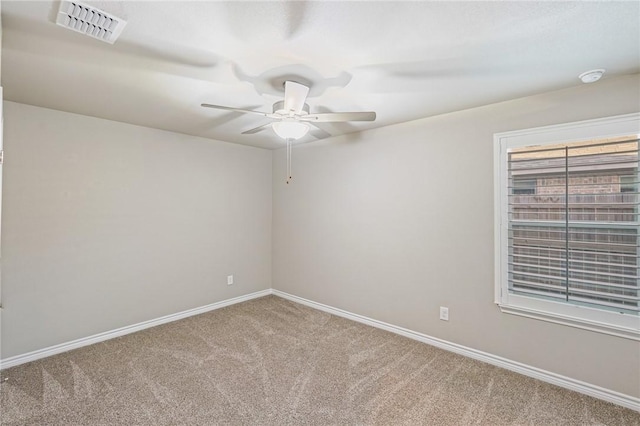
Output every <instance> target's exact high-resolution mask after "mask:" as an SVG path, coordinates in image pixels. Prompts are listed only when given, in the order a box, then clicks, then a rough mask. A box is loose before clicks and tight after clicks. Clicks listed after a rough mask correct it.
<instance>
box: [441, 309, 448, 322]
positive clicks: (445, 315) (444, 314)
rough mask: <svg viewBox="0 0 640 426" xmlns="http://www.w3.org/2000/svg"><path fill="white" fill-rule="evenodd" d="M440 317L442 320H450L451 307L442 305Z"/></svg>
mask: <svg viewBox="0 0 640 426" xmlns="http://www.w3.org/2000/svg"><path fill="white" fill-rule="evenodd" d="M440 319H441V320H442V321H449V308H445V307H444V306H440Z"/></svg>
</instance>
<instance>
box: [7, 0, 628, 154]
mask: <svg viewBox="0 0 640 426" xmlns="http://www.w3.org/2000/svg"><path fill="white" fill-rule="evenodd" d="M85 3H87V4H89V5H92V6H95V7H98V8H100V9H103V10H105V11H106V12H109V13H111V14H113V15H115V16H118V17H121V18H124V19H125V20H127V21H128V23H127V26H126V27H125V29H124V31H123V33H122V35H121V37H120V39H119V40H118V41H117V42H116V43H115V44H114V45H109V44H107V43H104V42H100V41H97V40H94V39H91V38H89V37H86V36H83V35H80V34H77V33H74V32H71V31H69V30H65V29H64V28H61V27H59V26H56V25H55V24H54V22H55V14H56V13H57V11H58V7H59V2H57V1H56V2H54V1H47V2H33V1H26V2H11V1H4V0H3V1H2V24H3V46H2V85H3V87H4V93H5V98H6V99H8V100H12V101H16V102H22V103H27V104H32V105H37V106H42V107H47V108H54V109H59V110H63V111H69V112H74V113H79V114H85V115H91V116H96V117H102V118H106V119H110V120H116V121H122V122H127V123H133V124H138V125H143V126H149V127H155V128H160V129H166V130H171V131H176V132H181V133H186V134H191V135H198V136H203V137H208V138H212V139H218V140H223V141H228V142H234V143H240V144H246V145H253V146H259V147H265V148H276V147H280V146H282V145H283V142H282V141H281V140H279V139H278V137H277V136H276V135H275V134H274V133H273V132H272V131H271V130H267V131H263V132H260V133H257V134H253V135H240V133H241V132H242V131H245V130H248V129H251V128H253V127H256V126H259V125H261V124H264V123H266V122H268V121H269V120H268V119H265V118H264V117H260V116H254V115H242V114H239V113H235V112H228V111H220V110H213V109H205V108H201V107H200V104H201V103H203V102H205V103H213V104H222V105H228V106H233V107H239V108H247V109H259V110H262V111H267V112H270V111H271V105H272V104H273V103H274V102H276V101H278V100H280V99H281V98H282V93H281V89H280V87H279V85H278V83H279V82H280V81H282V80H283V79H284V78H285V77H287V76H296V77H297V79H298V80H302V81H306V82H309V83H310V84H311V92H310V97H309V98H308V101H307V103H308V104H309V105H310V107H311V112H332V111H361V110H366V111H376V112H377V114H378V118H377V120H376V121H375V122H367V123H339V124H328V123H326V124H322V129H323V130H325V131H327V132H328V133H330V134H331V135H338V134H345V133H352V132H357V131H360V130H363V129H370V128H374V127H380V126H385V125H389V124H392V123H398V122H404V121H409V120H414V119H417V118H422V117H428V116H432V115H437V114H442V113H446V112H451V111H455V110H460V109H465V108H469V107H474V106H479V105H485V104H489V103H493V102H497V101H502V100H507V99H513V98H517V97H521V96H525V95H530V94H535V93H540V92H545V91H549V90H554V89H559V88H564V87H570V86H575V85H578V84H581V83H580V82H579V80H578V79H577V75H578V74H580V73H581V72H583V71H586V70H589V69H593V68H606V69H607V74H606V75H605V78H611V77H612V76H615V75H622V74H630V73H636V72H639V71H640V19H639V16H640V3H639V2H636V1H634V2H406V3H405V2H328V1H327V2H302V1H296V2H251V3H248V2H242V1H234V2H203V1H200V2H165V1H162V2H153V1H144V2H131V1H126V2H115V1H106V2H95V1H88V2H85ZM596 84H597V83H596ZM313 140H315V139H314V137H313V136H312V135H308V136H306V137H305V138H304V139H302V140H301V142H311V141H313Z"/></svg>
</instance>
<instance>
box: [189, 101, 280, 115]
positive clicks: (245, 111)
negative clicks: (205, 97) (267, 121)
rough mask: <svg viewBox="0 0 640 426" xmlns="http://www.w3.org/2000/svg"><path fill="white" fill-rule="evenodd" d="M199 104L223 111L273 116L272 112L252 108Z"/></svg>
mask: <svg viewBox="0 0 640 426" xmlns="http://www.w3.org/2000/svg"><path fill="white" fill-rule="evenodd" d="M200 106H203V107H205V108H214V109H223V110H225V111H235V112H241V113H248V114H258V115H261V116H263V117H270V118H273V117H272V116H273V114H272V113H270V112H262V111H253V110H250V109H242V108H232V107H228V106H222V105H212V104H200Z"/></svg>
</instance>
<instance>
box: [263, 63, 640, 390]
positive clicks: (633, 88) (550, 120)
mask: <svg viewBox="0 0 640 426" xmlns="http://www.w3.org/2000/svg"><path fill="white" fill-rule="evenodd" d="M637 111H640V79H639V78H638V76H637V75H635V76H628V77H623V78H618V79H609V80H607V79H605V80H603V81H601V82H600V83H598V84H594V85H591V86H586V85H583V86H580V87H575V88H571V89H568V90H563V91H557V92H553V93H548V94H544V95H540V96H534V97H529V98H524V99H519V100H514V101H510V102H504V103H500V104H494V105H490V106H486V107H481V108H475V109H470V110H465V111H460V112H456V113H452V114H447V115H442V116H438V117H433V118H428V119H423V120H418V121H413V122H408V123H404V124H399V125H395V126H390V127H386V128H380V129H376V130H373V131H368V132H364V133H360V134H357V135H352V136H349V135H346V136H343V137H339V138H332V139H327V140H325V141H321V142H317V143H313V144H308V145H301V146H297V147H294V150H293V171H294V180H293V182H292V183H291V184H289V185H286V184H285V176H284V171H285V151H284V150H279V151H277V152H276V153H275V154H274V169H273V179H274V181H273V191H274V193H273V204H274V213H273V235H274V239H273V286H274V288H275V289H278V290H282V291H285V292H288V293H291V294H294V295H297V296H301V297H304V298H308V299H311V300H314V301H317V302H321V303H324V304H328V305H331V306H334V307H337V308H341V309H345V310H347V311H351V312H354V313H357V314H361V315H365V316H368V317H371V318H375V319H377V320H381V321H385V322H388V323H391V324H395V325H398V326H402V327H406V328H409V329H411V330H415V331H418V332H422V333H425V334H428V335H431V336H435V337H438V338H442V339H445V340H448V341H451V342H455V343H458V344H462V345H465V346H468V347H471V348H475V349H478V350H481V351H486V352H489V353H492V354H495V355H498V356H502V357H505V358H508V359H511V360H515V361H519V362H522V363H525V364H528V365H531V366H535V367H539V368H542V369H545V370H548V371H551V372H555V373H558V374H562V375H566V376H569V377H572V378H575V379H578V380H582V381H585V382H588V383H592V384H595V385H599V386H602V387H604V388H608V389H612V390H615V391H618V392H622V393H624V394H627V395H631V396H635V397H640V344H638V342H637V341H632V340H626V339H623V338H617V337H612V336H608V335H603V334H597V333H594V332H589V331H584V330H580V329H576V328H570V327H566V326H562V325H556V324H552V323H548V322H542V321H538V320H533V319H528V318H523V317H518V316H513V315H508V314H503V313H501V312H500V310H499V308H498V307H497V306H496V305H495V304H494V302H493V301H494V273H493V269H494V256H493V253H494V245H493V244H494V233H493V220H494V211H493V170H494V159H493V134H494V133H496V132H504V131H508V130H516V129H524V128H530V127H537V126H545V125H551V124H558V123H564V122H571V121H577V120H585V119H591V118H598V117H605V116H611V115H618V114H625V113H630V112H637ZM461 260H462V262H461ZM439 306H448V307H449V314H450V321H449V322H444V321H440V320H439V319H438V313H439V312H438V307H439Z"/></svg>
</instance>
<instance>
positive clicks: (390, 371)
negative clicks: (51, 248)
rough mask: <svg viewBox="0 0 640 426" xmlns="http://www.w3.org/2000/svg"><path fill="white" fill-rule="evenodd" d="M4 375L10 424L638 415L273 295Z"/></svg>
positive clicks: (615, 420)
mask: <svg viewBox="0 0 640 426" xmlns="http://www.w3.org/2000/svg"><path fill="white" fill-rule="evenodd" d="M2 375H3V377H8V378H9V380H8V381H7V382H4V383H3V384H2V385H1V391H2V394H1V400H0V409H1V414H0V420H1V423H2V425H18V424H28V425H143V424H144V425H178V424H185V425H187V424H188V425H215V424H224V425H288V424H300V425H302V424H304V425H371V424H380V425H403V424H407V425H447V424H450V425H467V424H486V425H513V424H518V425H519V424H533V425H565V424H574V425H582V424H591V425H616V426H621V425H640V413H637V412H634V411H631V410H628V409H625V408H621V407H618V406H615V405H612V404H609V403H606V402H603V401H599V400H596V399H593V398H590V397H587V396H584V395H581V394H578V393H574V392H570V391H567V390H564V389H561V388H558V387H555V386H552V385H548V384H545V383H543V382H540V381H537V380H534V379H530V378H527V377H524V376H521V375H518V374H515V373H511V372H508V371H505V370H502V369H499V368H497V367H493V366H490V365H487V364H484V363H481V362H478V361H474V360H471V359H468V358H465V357H462V356H459V355H455V354H452V353H449V352H446V351H443V350H440V349H437V348H434V347H431V346H428V345H426V344H423V343H419V342H415V341H413V340H410V339H407V338H404V337H400V336H396V335H394V334H391V333H388V332H385V331H382V330H378V329H375V328H372V327H368V326H365V325H362V324H358V323H355V322H352V321H349V320H346V319H343V318H339V317H335V316H332V315H329V314H326V313H323V312H320V311H317V310H314V309H310V308H307V307H305V306H301V305H298V304H295V303H292V302H289V301H286V300H284V299H281V298H278V297H275V296H268V297H264V298H262V299H257V300H253V301H249V302H245V303H242V304H239V305H235V306H231V307H228V308H224V309H220V310H217V311H213V312H210V313H206V314H203V315H199V316H196V317H191V318H187V319H184V320H181V321H178V322H174V323H171V324H166V325H163V326H159V327H155V328H152V329H148V330H145V331H142V332H139V333H135V334H131V335H128V336H124V337H120V338H117V339H114V340H109V341H107V342H104V343H99V344H96V345H93V346H88V347H85V348H82V349H78V350H75V351H72V352H67V353H64V354H60V355H57V356H54V357H51V358H47V359H44V360H40V361H36V362H33V363H30V364H25V365H22V366H18V367H14V368H12V369H8V370H6V371H3V372H2Z"/></svg>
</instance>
